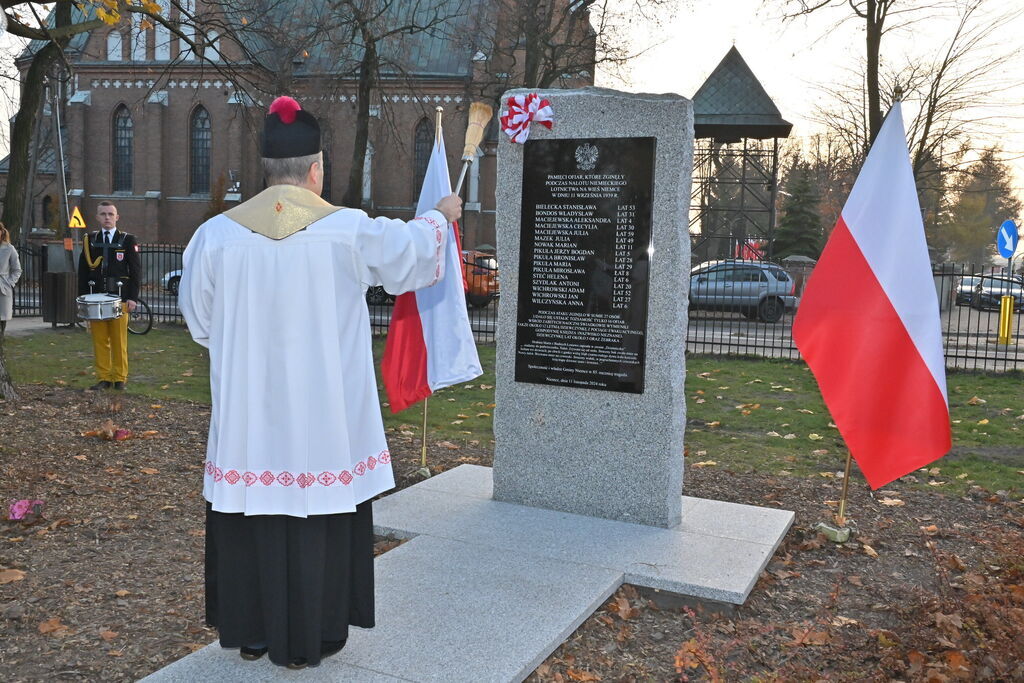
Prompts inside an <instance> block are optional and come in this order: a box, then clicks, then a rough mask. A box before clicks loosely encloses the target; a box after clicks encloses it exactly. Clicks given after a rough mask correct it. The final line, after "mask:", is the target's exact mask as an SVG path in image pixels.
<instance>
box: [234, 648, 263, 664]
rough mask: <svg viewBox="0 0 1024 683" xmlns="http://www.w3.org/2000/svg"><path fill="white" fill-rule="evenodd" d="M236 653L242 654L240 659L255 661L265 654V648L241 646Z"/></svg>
mask: <svg viewBox="0 0 1024 683" xmlns="http://www.w3.org/2000/svg"><path fill="white" fill-rule="evenodd" d="M238 653H239V654H240V655H242V659H246V660H248V661H250V662H252V661H255V660H257V659H259V658H260V657H262V656H263V655H265V654H267V648H265V647H242V648H239V649H238Z"/></svg>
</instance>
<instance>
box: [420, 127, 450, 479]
mask: <svg viewBox="0 0 1024 683" xmlns="http://www.w3.org/2000/svg"><path fill="white" fill-rule="evenodd" d="M443 115H444V107H436V108H435V109H434V116H435V119H434V144H435V145H439V144H441V135H442V132H443V131H442V128H441V117H442V116H443ZM428 399H429V396H428V397H427V398H425V399H423V431H422V432H420V469H419V472H418V474H419V475H420V476H422V477H423V478H424V479H425V478H427V477H429V476H430V468H429V467H427V400H428Z"/></svg>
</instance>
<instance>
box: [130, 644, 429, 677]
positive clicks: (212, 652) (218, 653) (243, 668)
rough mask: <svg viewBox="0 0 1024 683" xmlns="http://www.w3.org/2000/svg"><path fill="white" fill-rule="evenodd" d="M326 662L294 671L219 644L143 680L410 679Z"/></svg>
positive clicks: (330, 660)
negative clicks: (245, 657)
mask: <svg viewBox="0 0 1024 683" xmlns="http://www.w3.org/2000/svg"><path fill="white" fill-rule="evenodd" d="M336 657H337V655H335V657H332V658H331V659H326V660H324V661H323V663H322V664H321V665H320V666H318V667H315V668H312V669H310V668H307V669H302V670H299V671H292V670H290V669H286V668H284V667H280V666H274V665H273V664H271V663H270V662H269V661H268V660H267V658H266V657H264V658H263V659H260V660H258V661H255V662H247V661H244V660H242V658H241V657H239V656H238V650H225V649H224V648H222V647H221V646H220V645H218V644H217V643H214V644H213V645H208V646H207V647H204V648H203V649H202V650H199V651H197V652H193V653H192V654H190V655H189V656H187V657H185V658H183V659H179V660H178V661H176V662H174V663H173V664H170V665H168V666H166V667H164V668H163V669H160V670H159V671H157V672H155V673H153V674H151V675H149V676H147V677H146V678H143V679H142V682H143V683H207V682H211V683H212V682H213V681H216V682H217V683H278V682H282V681H283V682H287V681H302V683H307V682H308V683H337V682H338V681H359V683H407V682H408V681H409V679H407V678H396V677H395V676H388V675H387V674H382V673H380V672H379V671H371V670H369V669H362V668H359V667H354V666H350V665H348V664H344V663H342V662H338V661H334V660H335V658H336Z"/></svg>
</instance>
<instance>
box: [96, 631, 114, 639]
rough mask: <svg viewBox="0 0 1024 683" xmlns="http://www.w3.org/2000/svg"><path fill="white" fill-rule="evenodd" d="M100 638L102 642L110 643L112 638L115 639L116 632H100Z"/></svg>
mask: <svg viewBox="0 0 1024 683" xmlns="http://www.w3.org/2000/svg"><path fill="white" fill-rule="evenodd" d="M100 638H102V639H103V640H106V641H111V640H113V639H114V638H117V631H110V630H105V631H100Z"/></svg>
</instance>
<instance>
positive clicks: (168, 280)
mask: <svg viewBox="0 0 1024 683" xmlns="http://www.w3.org/2000/svg"><path fill="white" fill-rule="evenodd" d="M184 251H185V247H183V246H182V245H178V244H147V245H143V246H142V247H141V252H140V254H139V256H140V260H141V262H142V283H141V286H140V288H139V298H140V299H142V300H143V301H145V302H146V303H147V304H148V305H149V308H150V310H151V311H152V312H153V319H154V321H155V322H158V323H182V322H183V321H182V317H181V311H180V310H178V284H179V282H180V281H181V257H182V253H183V252H184ZM45 253H46V250H45V249H43V248H42V247H39V246H30V247H28V248H26V249H24V250H22V249H19V255H20V256H21V260H22V268H23V270H24V274H23V275H22V278H21V280H20V281H19V282H18V285H17V287H16V288H15V313H14V314H15V315H16V316H22V317H31V316H38V315H41V309H40V285H41V280H42V273H43V272H45V271H46V263H45ZM464 257H465V261H464V263H463V273H464V275H465V277H466V282H467V288H468V291H467V292H466V301H467V310H468V313H469V322H470V326H471V327H472V329H473V333H474V336H475V337H476V340H477V341H478V342H480V343H485V344H486V343H494V339H495V330H496V328H497V302H498V295H499V292H498V271H497V266H496V262H495V261H494V257H493V256H491V255H489V254H485V253H483V252H466V253H465V254H464ZM366 301H367V308H368V310H369V313H370V328H371V330H372V332H373V334H374V335H375V336H384V335H387V332H388V327H389V325H390V324H391V313H392V311H393V310H394V301H395V298H394V297H393V296H391V295H390V294H388V293H387V292H385V291H384V289H383V288H381V287H374V288H371V289H370V290H369V291H368V292H367V294H366Z"/></svg>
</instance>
